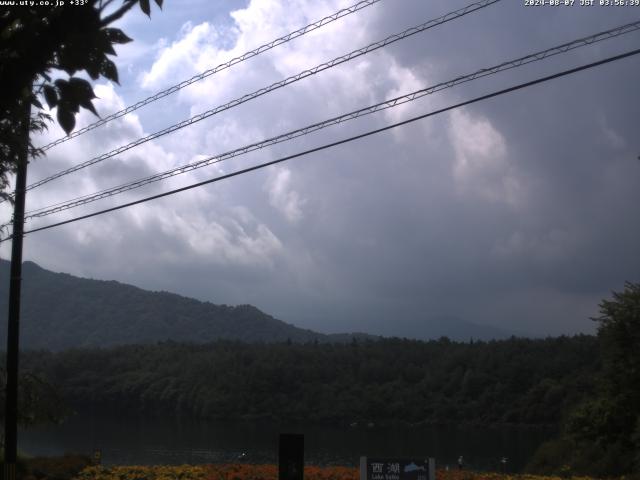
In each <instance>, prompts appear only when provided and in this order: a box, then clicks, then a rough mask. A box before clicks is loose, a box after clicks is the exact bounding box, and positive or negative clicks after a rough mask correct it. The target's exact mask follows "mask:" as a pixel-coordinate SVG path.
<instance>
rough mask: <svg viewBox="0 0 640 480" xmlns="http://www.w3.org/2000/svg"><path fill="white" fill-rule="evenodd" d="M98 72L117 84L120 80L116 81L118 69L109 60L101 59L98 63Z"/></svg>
mask: <svg viewBox="0 0 640 480" xmlns="http://www.w3.org/2000/svg"><path fill="white" fill-rule="evenodd" d="M100 73H101V74H102V76H103V77H105V78H107V79H109V80H111V81H114V82H116V83H117V84H118V85H119V84H120V82H119V81H118V69H117V68H116V64H115V63H113V62H112V61H111V60H108V59H106V58H105V59H103V60H102V63H101V64H100Z"/></svg>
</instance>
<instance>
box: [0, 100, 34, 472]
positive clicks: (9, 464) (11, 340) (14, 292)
mask: <svg viewBox="0 0 640 480" xmlns="http://www.w3.org/2000/svg"><path fill="white" fill-rule="evenodd" d="M29 93H31V92H29ZM24 103H25V105H24V106H23V107H24V117H23V119H22V131H21V135H22V140H23V144H22V145H20V148H21V151H20V157H19V159H18V165H17V167H18V168H17V171H16V190H15V195H14V202H15V203H14V208H13V235H12V239H11V274H10V279H9V315H8V319H9V321H8V326H7V387H6V395H5V410H4V465H3V469H2V478H3V479H4V480H15V478H16V461H17V451H18V356H19V345H20V287H21V284H22V239H23V232H24V203H25V194H26V186H27V163H28V161H29V127H30V121H31V102H30V96H29V95H27V96H25V97H24Z"/></svg>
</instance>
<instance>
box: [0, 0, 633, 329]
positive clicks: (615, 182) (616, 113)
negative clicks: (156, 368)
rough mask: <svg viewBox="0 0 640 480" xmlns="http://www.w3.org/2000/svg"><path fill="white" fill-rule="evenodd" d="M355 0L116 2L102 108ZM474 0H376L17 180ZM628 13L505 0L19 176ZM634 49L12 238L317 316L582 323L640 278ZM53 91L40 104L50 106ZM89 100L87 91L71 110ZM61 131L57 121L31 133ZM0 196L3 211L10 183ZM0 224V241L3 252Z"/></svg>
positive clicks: (165, 145) (228, 137)
mask: <svg viewBox="0 0 640 480" xmlns="http://www.w3.org/2000/svg"><path fill="white" fill-rule="evenodd" d="M353 3H355V0H326V1H323V2H318V1H312V0H251V1H234V0H218V1H215V2H211V1H210V0H166V1H165V4H164V6H163V10H162V11H160V10H159V9H158V8H157V7H155V5H154V9H153V11H152V16H151V19H149V18H147V17H146V16H145V15H144V14H143V13H142V12H141V11H139V10H136V11H132V12H130V14H128V15H127V16H126V17H125V18H124V19H123V20H122V21H120V23H119V24H118V26H119V27H120V28H122V29H123V31H124V32H125V33H126V34H127V35H129V36H130V37H131V38H133V39H134V41H133V42H132V43H130V44H127V45H123V46H119V47H118V48H117V53H118V56H117V57H115V59H114V60H115V62H116V65H117V66H118V70H119V72H120V85H116V84H113V83H110V82H108V81H106V80H104V79H101V80H100V81H97V82H95V84H94V88H95V92H96V95H97V96H98V97H99V98H98V99H97V100H96V101H95V102H94V103H95V106H96V108H97V110H98V112H99V113H100V114H101V115H103V116H104V115H108V114H109V113H112V112H115V111H117V110H120V109H121V108H123V107H125V106H127V105H130V104H132V103H135V102H136V101H138V100H140V99H143V98H146V97H148V96H150V95H153V94H154V93H155V92H157V91H159V90H162V89H164V88H167V87H169V86H172V85H174V84H176V83H179V82H180V81H182V80H184V79H187V78H189V77H191V76H193V75H196V74H198V73H200V72H202V71H204V70H206V69H209V68H212V67H214V66H216V65H219V64H221V63H223V62H226V61H228V60H230V59H231V58H234V57H237V56H239V55H241V54H242V53H244V52H246V51H249V50H252V49H254V48H256V47H258V46H260V45H261V44H264V43H267V42H269V41H270V40H272V39H275V38H277V37H280V36H282V35H285V34H287V33H288V32H290V31H293V30H296V29H298V28H300V27H302V26H304V25H306V24H308V23H311V22H314V21H316V20H319V19H320V18H322V17H324V16H326V15H330V14H332V13H334V12H335V11H337V10H339V9H341V8H345V7H347V6H349V5H352V4H353ZM468 3H470V2H466V1H458V0H432V1H428V2H425V1H423V0H381V1H380V2H378V3H376V4H374V5H372V6H370V7H367V8H364V9H363V10H361V11H359V12H358V13H355V14H352V15H349V16H346V17H344V18H342V19H340V20H338V21H336V22H333V23H331V24H330V25H327V26H325V27H323V28H320V29H318V30H316V31H314V32H312V33H310V34H307V35H304V36H302V37H300V38H297V39H295V40H293V41H291V42H288V43H286V44H284V45H281V46H279V47H276V48H274V49H272V50H270V51H269V52H266V53H263V54H261V55H259V56H257V57H254V58H252V59H249V60H247V61H244V62H242V63H240V64H237V65H235V66H233V67H231V68H229V69H227V70H224V71H222V72H220V73H218V74H215V75H212V76H210V77H208V78H206V79H204V80H202V81H199V82H196V83H194V84H193V85H191V86H189V87H186V88H184V89H182V90H181V91H180V92H179V93H176V94H173V95H171V96H169V97H166V98H164V99H162V100H159V101H157V102H154V103H153V104H151V105H149V106H146V107H144V108H142V109H140V110H137V111H136V112H134V113H132V114H129V115H127V116H126V117H124V118H122V119H119V120H115V121H113V122H110V123H109V124H107V125H106V126H103V127H101V128H98V129H95V130H94V131H92V132H90V133H87V134H85V135H81V136H79V137H77V138H74V139H72V140H70V141H68V142H65V143H63V144H61V145H59V146H56V147H54V148H52V149H51V150H49V151H48V152H47V156H46V157H44V158H40V159H37V160H35V161H33V162H32V163H31V164H30V166H29V174H28V175H29V179H28V181H29V183H31V182H33V181H36V180H39V179H41V178H44V177H46V176H48V175H51V174H53V173H55V172H57V171H59V170H61V169H64V168H68V167H70V166H72V165H74V164H77V163H80V162H82V161H85V160H87V159H89V158H92V157H94V156H96V155H99V154H101V153H104V152H106V151H109V150H111V149H113V148H116V147H118V146H120V145H123V144H126V143H129V142H131V141H133V140H135V139H137V138H139V137H141V136H144V135H148V134H150V133H154V132H156V131H158V130H161V129H163V128H165V127H167V126H169V125H172V124H174V123H177V122H180V121H182V120H184V119H186V118H189V117H191V116H193V115H196V114H198V113H201V112H203V111H206V110H209V109H211V108H213V107H215V106H218V105H221V104H224V103H227V102H229V101H231V100H233V99H236V98H239V97H242V96H243V95H245V94H248V93H252V92H254V91H256V90H258V89H260V88H262V87H265V86H267V85H270V84H272V83H274V82H277V81H279V80H281V79H284V78H286V77H289V76H291V75H295V74H297V73H299V72H301V71H303V70H305V69H309V68H312V67H314V66H316V65H318V64H321V63H323V62H326V61H328V60H331V59H333V58H335V57H338V56H341V55H343V54H345V53H348V52H350V51H352V50H355V49H357V48H360V47H363V46H366V45H368V44H370V43H373V42H375V41H378V40H381V39H383V38H385V37H387V36H389V35H391V34H394V33H397V32H400V31H403V30H405V29H407V28H409V27H412V26H415V25H419V24H422V23H424V22H426V21H428V20H430V19H433V18H436V17H439V16H441V15H444V14H446V13H448V12H450V11H453V10H455V9H457V8H461V7H464V6H465V5H467V4H468ZM638 19H640V7H604V6H602V7H601V6H598V5H595V6H591V7H586V6H580V5H579V2H575V4H574V5H573V6H559V7H552V6H548V5H547V6H525V2H524V0H523V1H520V0H503V1H500V2H498V3H496V4H494V5H491V6H489V7H487V8H484V9H482V10H479V11H477V12H475V13H473V14H470V15H467V16H465V17H462V18H459V19H456V20H453V21H450V22H448V23H445V24H443V25H440V26H437V27H435V28H433V29H429V30H427V31H425V32H422V33H418V34H416V35H413V36H411V37H409V38H407V39H404V40H402V41H399V42H396V43H395V44H393V45H390V46H388V47H385V48H382V49H379V50H377V51H375V52H372V53H369V54H367V55H364V56H361V57H359V58H357V59H354V60H352V61H349V62H346V63H344V64H342V65H339V66H337V67H334V68H331V69H329V70H326V71H324V72H322V73H319V74H317V75H314V76H311V77H309V78H305V79H303V80H301V81H299V82H296V83H294V84H292V85H289V86H287V87H285V88H281V89H279V90H277V91H274V92H271V93H269V94H266V95H263V96H261V97H259V98H256V99H254V100H251V101H249V102H246V103H244V104H242V105H240V106H238V107H236V108H232V109H229V110H227V111H225V112H222V113H220V114H217V115H214V116H212V117H210V118H207V119H205V120H203V121H200V122H198V123H196V124H194V125H192V126H190V127H188V128H185V129H182V130H180V131H178V132H175V133H172V134H170V135H166V136H164V137H162V138H159V139H156V140H153V141H151V142H148V143H145V144H143V145H141V146H139V147H136V148H134V149H131V150H129V151H127V152H125V153H123V154H121V155H119V156H117V157H115V158H111V159H108V160H105V161H104V162H101V163H100V164H98V165H95V166H92V167H90V168H87V169H84V170H81V171H79V172H76V173H74V174H71V175H67V176H65V177H63V178H61V179H59V180H56V181H53V182H50V183H48V184H47V185H44V186H42V187H40V188H38V189H34V190H32V191H30V192H29V194H28V196H27V210H31V209H34V208H38V207H43V206H46V205H49V204H52V203H56V202H59V201H63V200H66V199H69V198H72V197H76V196H78V195H82V194H88V193H92V192H94V191H97V190H101V189H104V188H108V187H111V186H114V185H119V184H121V183H124V182H127V181H131V180H135V179H138V178H141V177H144V176H147V175H150V174H153V173H155V172H160V171H164V170H167V169H170V168H173V167H176V166H180V165H183V164H185V163H189V162H192V161H195V160H199V159H202V158H206V157H209V156H212V155H215V154H219V153H223V152H226V151H228V150H232V149H235V148H238V147H242V146H244V145H246V144H249V143H252V142H256V141H259V140H262V139H265V138H268V137H271V136H274V135H278V134H280V133H284V132H287V131H289V130H293V129H296V128H299V127H302V126H305V125H308V124H311V123H315V122H318V121H322V120H325V119H328V118H331V117H334V116H337V115H340V114H342V113H346V112H349V111H351V110H355V109H358V108H362V107H366V106H368V105H372V104H375V103H378V102H381V101H384V100H387V99H389V98H393V97H395V96H398V95H403V94H405V93H410V92H412V91H415V90H418V89H420V88H425V87H428V86H430V85H434V84H437V83H440V82H443V81H446V80H450V79H452V78H455V77H457V76H459V75H463V74H467V73H472V72H474V71H476V70H479V69H481V68H485V67H490V66H493V65H496V64H499V63H502V62H504V61H508V60H512V59H514V58H517V57H520V56H524V55H526V54H529V53H532V52H534V51H538V50H543V49H545V48H549V47H553V46H556V45H559V44H562V43H565V42H569V41H571V40H574V39H577V38H580V37H585V36H587V35H591V34H593V33H596V32H599V31H603V30H607V29H610V28H613V27H616V26H618V25H621V24H624V23H628V22H631V21H635V20H638ZM639 43H640V33H638V32H635V33H631V34H627V35H624V36H622V37H619V38H616V39H611V40H607V41H605V42H601V43H598V44H596V45H591V46H588V47H583V48H580V49H576V50H574V51H572V52H569V53H565V54H563V55H558V56H556V57H553V58H550V59H547V60H544V61H541V62H536V63H532V64H530V65H526V66H524V67H521V68H518V69H513V70H510V71H507V72H502V73H500V74H497V75H492V76H488V77H486V78H483V79H481V80H477V81H474V82H469V83H467V84H464V85H461V86H457V87H454V88H451V89H446V90H444V91H441V92H438V93H436V94H433V95H429V96H426V97H423V98H421V99H419V100H416V101H414V102H411V103H408V104H405V105H402V106H399V107H395V108H393V109H389V110H386V111H384V112H379V113H376V114H375V115H370V116H367V117H364V118H361V119H358V120H354V121H351V122H346V123H343V124H341V125H338V126H333V127H330V128H327V129H324V130H322V131H319V132H315V133H312V134H309V135H306V136H304V137H300V138H298V139H295V140H293V141H289V142H285V143H282V144H280V145H277V146H273V147H269V148H267V149H263V150H260V151H257V152H253V153H251V154H248V155H243V156H239V157H236V158H234V159H231V160H228V161H225V162H222V163H219V164H216V165H212V166H209V167H207V168H203V169H199V170H196V171H193V172H190V173H187V174H183V175H179V176H176V177H173V178H172V179H170V180H166V181H163V182H159V183H155V184H153V185H150V186H147V187H144V188H141V189H137V190H133V191H130V192H128V193H126V194H122V195H118V196H116V197H114V198H111V199H107V200H102V201H100V202H96V203H92V204H89V205H87V206H84V207H80V208H76V209H72V210H68V211H66V212H63V213H58V214H55V215H51V216H49V217H45V218H42V219H33V220H30V221H29V222H28V223H27V228H35V227H38V226H44V225H47V224H49V223H52V222H54V221H60V220H65V219H69V218H73V217H75V216H78V215H81V214H85V213H90V212H93V211H96V210H98V209H102V208H107V207H110V206H114V205H118V204H121V203H124V202H126V201H132V200H135V199H138V198H142V197H143V196H147V195H151V194H155V193H160V192H163V191H167V190H169V189H171V188H177V187H181V186H185V185H189V184H191V183H195V182H198V181H202V180H206V179H208V178H212V177H215V176H218V175H220V174H224V173H230V172H233V171H235V170H238V169H241V168H245V167H247V166H251V165H255V164H258V163H263V162H267V161H270V160H274V159H277V158H280V157H283V156H286V155H291V154H294V153H297V152H300V151H304V150H307V149H311V148H314V147H317V146H321V145H323V144H326V143H330V142H335V141H337V140H340V139H343V138H347V137H350V136H353V135H357V134H359V133H363V132H366V131H368V130H372V129H375V128H380V127H383V126H385V125H389V124H391V123H394V122H399V121H402V120H404V119H407V118H410V117H413V116H417V115H421V114H424V113H427V112H430V111H433V110H436V109H439V108H443V107H447V106H449V105H453V104H455V103H459V102H462V101H465V100H468V99H471V98H473V97H476V96H480V95H484V94H487V93H491V92H493V91H495V90H499V89H503V88H507V87H509V86H512V85H515V84H517V83H520V82H524V81H527V80H531V79H534V78H537V77H540V76H544V75H550V74H553V73H556V72H558V71H560V70H564V69H567V68H571V67H575V66H578V65H581V64H584V63H589V62H594V61H596V60H599V59H602V58H605V57H607V56H611V55H614V54H618V53H622V52H626V51H628V50H632V49H634V48H638V45H639ZM638 85H640V57H631V58H628V59H624V60H620V61H618V62H614V63H612V64H608V65H605V66H601V67H598V68H596V69H592V70H589V71H586V72H580V73H577V74H574V75H571V76H568V77H564V78H560V79H556V80H553V81H551V82H548V83H545V84H541V85H537V86H533V87H530V88H527V89H525V90H522V91H518V92H513V93H510V94H507V95H503V96H500V97H497V98H493V99H490V100H487V101H483V102H479V103H476V104H473V105H470V106H466V107H462V108H458V109H455V110H451V111H448V112H445V113H442V114H439V115H436V116H433V117H430V118H428V119H424V120H421V121H418V122H414V123H412V124H409V125H405V126H402V127H398V128H396V129H393V130H390V131H386V132H383V133H380V134H377V135H374V136H370V137H367V138H365V139H361V140H358V141H353V142H349V143H347V144H343V145H341V146H337V147H334V148H330V149H326V150H323V151H321V152H318V153H314V154H310V155H305V156H303V157H299V158H296V159H294V160H291V161H288V162H285V163H282V164H279V165H278V166H272V167H268V168H265V169H262V170H259V171H255V172H252V173H248V174H245V175H241V176H238V177H234V178H231V179H228V180H225V181H222V182H218V183H215V184H211V185H207V186H204V187H201V188H197V189H193V190H189V191H186V192H182V193H180V194H177V195H173V196H170V197H165V198H163V199H160V200H155V201H152V202H148V203H145V204H142V205H138V206H135V207H131V208H128V209H125V210H120V211H118V212H114V213H110V214H106V215H102V216H98V217H94V218H92V219H89V220H83V221H80V222H76V223H72V224H69V225H66V226H61V227H57V228H52V229H50V230H46V231H42V232H37V233H33V234H30V235H28V236H27V237H26V238H25V244H24V257H25V259H26V260H32V261H35V262H36V263H38V264H39V265H41V266H42V267H44V268H47V269H50V270H53V271H59V272H67V273H71V274H73V275H78V276H82V277H88V278H95V279H105V280H117V281H120V282H125V283H130V284H133V285H136V286H139V287H141V288H145V289H150V290H166V291H170V292H175V293H179V294H181V295H185V296H189V297H193V298H197V299H200V300H204V301H210V302H213V303H218V304H229V305H234V304H247V303H248V304H252V305H255V306H257V307H258V308H260V309H262V310H264V311H265V312H267V313H269V314H271V315H273V316H274V317H276V318H279V319H281V320H284V321H286V322H289V323H292V324H294V325H297V326H300V327H304V328H311V329H314V330H316V331H320V332H326V333H331V332H349V331H363V332H368V333H373V334H383V335H398V336H410V337H411V336H416V337H422V336H428V334H429V328H430V324H431V322H433V321H434V319H442V318H458V319H463V320H465V321H468V322H473V323H477V324H480V325H491V326H496V327H499V328H502V329H505V330H508V331H510V332H516V333H518V334H523V335H533V336H546V335H560V334H574V333H578V332H585V333H592V332H594V330H595V326H596V324H595V322H593V321H591V320H590V317H593V316H595V315H597V314H598V304H599V302H600V301H601V300H602V299H604V298H609V297H610V296H611V292H612V291H620V290H621V289H623V287H624V282H625V281H632V282H638V281H640V255H638V251H637V250H638V245H640V222H638V219H637V213H636V212H637V205H638V204H640V188H638V186H639V185H640V160H639V158H638V157H639V155H640V136H639V135H638V130H637V129H638V118H639V116H640V115H639V114H640V91H639V90H638ZM54 113H55V112H54ZM94 120H95V117H93V116H92V114H91V113H89V112H86V111H85V112H82V113H81V114H80V115H79V117H78V126H79V127H81V126H84V125H87V124H89V123H91V122H93V121H94ZM61 136H63V132H62V130H61V129H60V128H59V127H58V126H57V125H52V126H51V127H50V128H49V130H48V132H45V133H44V134H42V135H41V137H39V138H37V139H36V140H35V143H36V144H39V145H43V144H46V143H48V142H50V141H52V140H55V139H57V138H59V137H61ZM0 214H1V215H2V218H3V220H7V219H8V218H9V217H10V213H9V211H8V209H7V206H6V204H4V205H3V206H1V207H0ZM8 243H9V242H5V243H4V244H2V246H1V247H0V255H1V256H2V258H5V259H6V258H8V257H9V251H10V250H9V245H8Z"/></svg>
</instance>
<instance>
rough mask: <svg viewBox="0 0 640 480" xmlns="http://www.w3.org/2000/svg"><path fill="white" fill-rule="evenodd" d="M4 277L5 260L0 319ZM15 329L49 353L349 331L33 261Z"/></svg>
mask: <svg viewBox="0 0 640 480" xmlns="http://www.w3.org/2000/svg"><path fill="white" fill-rule="evenodd" d="M8 279H9V262H7V261H5V260H0V319H2V318H6V312H7V297H8V294H7V292H8ZM20 328H21V332H20V342H21V345H22V347H23V348H32V349H37V348H44V349H47V350H54V351H55V350H63V349H66V348H73V347H109V346H115V345H126V344H133V343H140V344H141V343H152V344H155V343H157V342H159V341H163V340H168V339H172V340H175V341H181V342H210V341H213V340H218V339H225V340H241V341H244V342H278V341H280V342H282V341H286V340H287V339H290V340H292V341H294V342H306V341H312V340H316V339H317V340H318V341H321V342H328V341H348V340H350V339H351V337H352V336H353V335H352V334H336V335H323V334H321V333H318V332H313V331H311V330H305V329H302V328H297V327H295V326H294V325H291V324H288V323H285V322H283V321H281V320H278V319H276V318H273V317H272V316H271V315H268V314H266V313H264V312H262V311H260V310H259V309H257V308H256V307H253V306H251V305H238V306H228V305H215V304H213V303H209V302H200V301H198V300H194V299H192V298H187V297H183V296H180V295H176V294H173V293H168V292H151V291H147V290H142V289H140V288H137V287H134V286H132V285H125V284H122V283H118V282H114V281H102V280H91V279H86V278H78V277H74V276H72V275H68V274H66V273H55V272H51V271H49V270H46V269H44V268H41V267H39V266H38V265H36V264H35V263H33V262H25V263H24V266H23V288H22V307H21V321H20ZM6 334H7V332H6V328H1V329H0V344H2V345H4V344H6ZM355 336H357V337H358V338H366V337H368V336H367V335H364V334H355ZM371 338H373V337H371Z"/></svg>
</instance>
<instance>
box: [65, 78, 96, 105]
mask: <svg viewBox="0 0 640 480" xmlns="http://www.w3.org/2000/svg"><path fill="white" fill-rule="evenodd" d="M69 88H70V89H71V90H72V92H73V96H74V98H75V99H76V100H78V101H79V100H82V99H85V98H88V99H92V98H96V96H95V94H94V93H93V88H92V87H91V84H90V83H89V82H87V81H86V80H85V79H83V78H77V77H73V78H70V79H69Z"/></svg>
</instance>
